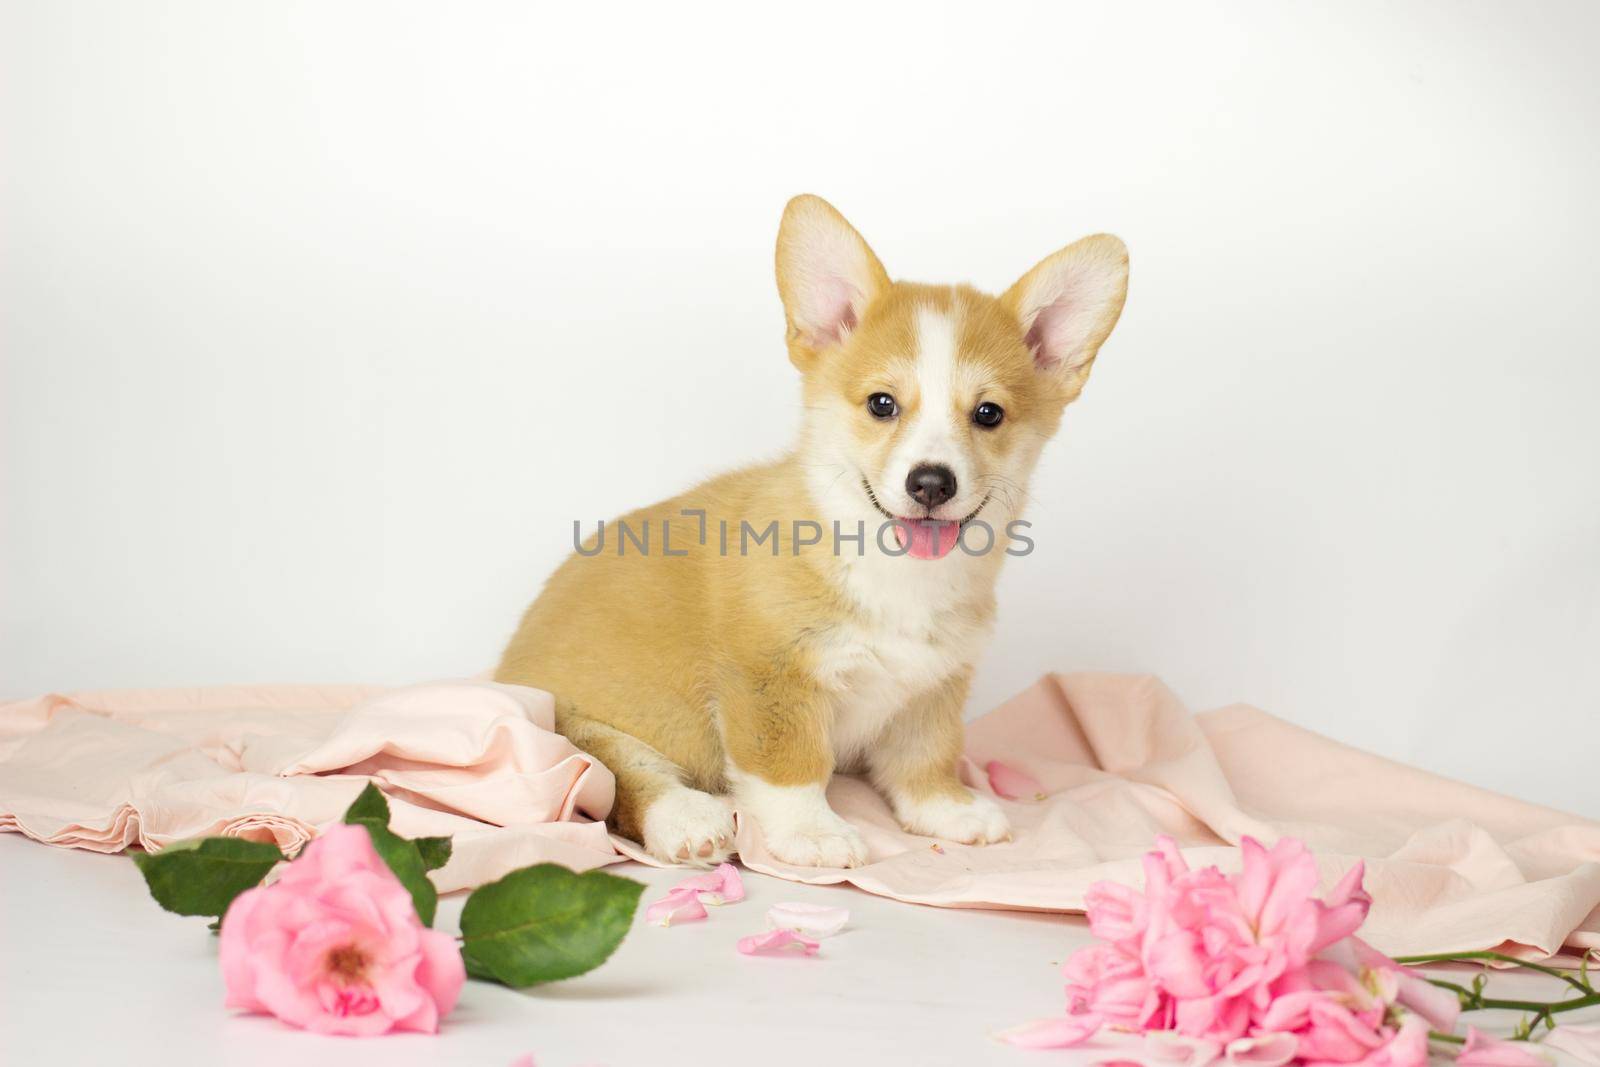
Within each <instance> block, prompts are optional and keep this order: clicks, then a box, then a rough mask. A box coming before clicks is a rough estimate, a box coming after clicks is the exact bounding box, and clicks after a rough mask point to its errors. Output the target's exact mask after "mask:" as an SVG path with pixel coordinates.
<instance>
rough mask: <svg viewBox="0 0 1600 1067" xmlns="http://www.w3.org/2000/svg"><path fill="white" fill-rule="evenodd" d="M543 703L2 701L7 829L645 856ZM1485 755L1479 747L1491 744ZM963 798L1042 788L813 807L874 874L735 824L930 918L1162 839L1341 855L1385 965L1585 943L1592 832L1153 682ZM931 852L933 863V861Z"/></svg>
mask: <svg viewBox="0 0 1600 1067" xmlns="http://www.w3.org/2000/svg"><path fill="white" fill-rule="evenodd" d="M552 722H553V719H552V709H551V701H550V698H549V696H548V695H547V694H544V693H541V692H538V691H537V690H531V689H526V688H523V687H520V686H507V685H497V684H494V683H491V682H456V683H442V684H437V685H421V686H411V687H408V688H404V689H397V690H390V691H388V692H385V691H383V690H380V689H375V688H368V687H358V686H341V687H306V686H300V687H296V686H271V687H238V688H217V689H192V690H168V691H138V690H133V691H122V692H99V693H80V694H76V695H73V696H47V697H41V698H38V699H35V700H27V701H21V702H17V703H13V704H9V705H0V830H19V831H21V832H23V833H25V834H28V835H29V836H31V837H35V838H37V839H39V840H42V841H46V842H49V843H51V844H58V845H71V846H75V847H80V848H92V849H96V850H98V851H102V852H115V851H118V850H120V849H122V848H124V847H126V846H128V845H131V844H143V845H147V846H160V845H163V844H165V843H167V842H169V841H174V840H178V839H181V838H185V837H193V836H197V835H201V834H213V833H231V834H240V835H244V836H250V837H256V838H262V839H274V840H277V841H278V842H279V843H281V844H283V845H284V846H285V847H291V848H292V847H297V846H298V845H299V844H300V843H302V842H303V841H305V840H307V839H308V838H309V837H310V836H311V835H312V834H313V833H314V831H315V829H316V828H317V827H319V826H324V825H327V824H328V823H331V822H334V821H336V820H337V819H338V818H339V816H340V814H341V813H342V812H343V811H344V809H345V807H346V806H347V805H348V804H349V803H350V801H351V800H353V799H354V797H355V795H356V793H357V792H359V791H360V789H361V787H362V785H363V784H364V783H365V782H366V781H367V780H369V779H371V780H375V781H377V782H378V784H379V785H380V786H381V787H382V788H383V789H384V791H385V792H386V793H387V794H388V795H389V798H390V803H391V805H392V807H393V810H394V826H395V829H396V830H397V831H398V832H400V833H402V834H405V835H407V836H419V835H424V834H452V835H454V836H455V839H456V851H455V855H454V856H453V857H452V859H451V862H450V863H449V864H448V865H447V866H445V867H444V868H441V869H440V870H439V871H435V872H434V873H433V878H434V880H435V882H436V883H437V884H438V886H439V888H440V889H441V890H451V889H458V888H463V887H467V886H472V885H477V884H480V883H482V882H485V881H490V880H492V879H494V878H497V877H499V876H500V875H501V874H503V873H505V872H506V871H509V870H513V869H515V868H517V867H521V866H525V865H527V864H529V863H537V862H542V861H550V862H555V863H561V864H563V865H565V866H568V867H571V868H573V869H577V870H586V869H588V868H591V867H595V866H598V865H601V864H604V863H609V862H614V861H616V860H618V859H621V858H622V854H619V852H618V851H617V850H618V849H621V850H622V853H624V854H626V855H630V856H634V857H635V858H642V857H640V856H639V854H638V850H637V848H636V847H635V846H633V845H631V844H629V843H627V842H620V841H614V840H613V839H611V838H608V836H607V835H606V833H605V829H604V827H603V826H602V825H601V824H599V823H595V822H585V821H580V820H581V819H583V818H585V817H586V818H589V819H598V818H603V817H604V815H605V813H606V812H607V811H608V810H609V809H610V805H611V801H612V794H613V788H614V783H613V780H612V778H611V775H610V773H609V772H607V771H606V770H605V768H604V767H602V766H600V765H599V764H597V763H595V762H594V761H593V760H591V759H589V758H588V757H587V756H585V755H584V754H583V753H581V752H578V751H577V750H576V749H574V748H573V747H572V746H571V745H570V744H569V743H568V742H567V741H566V740H565V739H563V738H561V737H559V736H558V735H556V734H554V733H552V732H551V725H552ZM1485 743H1486V744H1487V743H1490V742H1489V741H1488V740H1486V741H1485ZM967 751H968V757H969V759H968V761H967V763H966V764H965V766H964V774H965V775H966V779H967V782H968V784H969V785H971V786H973V787H974V788H976V789H979V790H982V791H985V792H987V791H989V787H988V776H987V775H986V774H985V773H984V772H983V770H982V767H983V766H984V765H986V764H987V763H989V762H990V761H993V760H999V761H1001V762H1002V763H1004V764H1006V765H1007V766H1008V767H1011V768H1015V769H1016V770H1017V771H1019V772H1022V773H1023V774H1026V775H1028V776H1030V777H1031V778H1032V779H1034V780H1037V781H1038V783H1039V784H1040V787H1041V789H1042V791H1043V792H1044V793H1045V794H1046V796H1045V798H1044V799H1043V800H1041V801H1034V800H1033V799H1032V798H1028V799H1025V800H1018V801H1008V800H1004V799H1002V800H1000V801H999V803H1001V804H1002V806H1003V807H1004V808H1005V811H1006V814H1007V815H1008V816H1009V817H1010V819H1011V823H1012V826H1013V828H1014V829H1015V840H1013V841H1012V842H1010V843H1007V844H1002V845H991V846H988V847H986V848H973V847H968V846H964V845H957V844H954V843H951V842H943V843H940V842H935V841H934V840H933V839H931V838H924V837H917V836H915V835H912V834H908V833H906V832H905V831H904V830H902V829H900V827H899V826H898V825H897V824H896V823H895V821H894V819H893V817H892V816H891V815H890V813H889V810H888V807H887V805H886V804H885V803H884V801H883V800H882V798H881V797H879V796H878V795H877V793H875V792H874V791H873V790H872V789H871V788H870V787H868V786H867V784H866V783H865V782H863V781H861V780H860V779H858V778H854V777H848V776H840V777H838V778H835V779H834V781H833V784H832V785H831V786H830V787H829V790H828V796H829V799H830V800H831V802H832V803H833V805H834V808H835V809H836V810H837V811H838V812H839V813H840V814H841V815H843V816H845V817H846V818H848V819H849V820H850V821H851V822H852V823H854V824H855V825H856V827H857V828H858V829H859V830H860V831H861V833H862V835H863V837H864V838H865V839H866V842H867V846H868V849H869V860H870V862H869V863H868V864H867V866H865V867H861V868H857V869H855V870H850V871H840V870H814V869H807V868H795V867H788V866H786V865H783V864H780V863H778V862H777V861H776V860H774V859H773V858H772V856H771V855H770V854H769V853H767V852H766V850H765V848H764V847H763V845H762V842H761V836H760V830H759V828H758V827H757V826H756V825H755V824H754V823H752V822H750V821H748V820H741V821H740V824H739V837H738V845H739V849H740V854H741V857H742V859H743V861H744V863H745V865H746V866H748V867H750V868H751V869H753V870H757V871H761V872H765V873H768V874H775V875H778V876H780V877H784V878H789V879H792V880H795V881H804V882H816V883H827V882H852V883H854V884H855V885H857V886H860V887H861V888H862V889H865V890H868V891H869V892H873V893H878V894H881V895H884V896H889V897H893V898H896V899H899V900H907V901H914V902H917V903H924V904H938V905H947V906H966V907H1003V908H1026V909H1037V910H1047V911H1078V910H1081V909H1082V907H1083V901H1084V892H1085V891H1086V890H1087V889H1088V887H1089V885H1090V884H1091V883H1093V882H1096V881H1100V880H1102V879H1109V880H1113V881H1119V882H1126V883H1129V884H1133V885H1137V884H1140V883H1141V873H1140V863H1139V857H1140V856H1141V855H1142V854H1143V853H1144V852H1145V851H1146V850H1147V849H1149V848H1150V845H1151V842H1152V841H1153V840H1154V839H1155V837H1156V835H1157V834H1159V833H1167V834H1170V835H1172V836H1173V837H1174V838H1176V839H1177V841H1178V843H1179V844H1180V846H1182V848H1183V852H1184V856H1185V858H1186V859H1187V861H1188V862H1189V864H1190V865H1191V866H1196V867H1200V866H1206V865H1209V864H1217V865H1218V866H1220V867H1222V868H1223V869H1224V870H1233V869H1236V868H1237V866H1238V863H1239V856H1238V852H1237V850H1236V849H1234V848H1233V847H1232V844H1231V843H1236V842H1238V841H1239V839H1240V838H1241V837H1243V836H1244V835H1246V834H1249V835H1251V836H1254V837H1256V838H1258V839H1259V840H1261V841H1264V842H1267V843H1269V844H1270V843H1272V842H1274V841H1276V840H1277V838H1278V837H1279V836H1281V835H1286V834H1288V835H1293V836H1296V837H1300V838H1303V839H1304V840H1305V841H1306V842H1307V843H1308V844H1309V845H1310V846H1311V847H1312V849H1313V850H1314V852H1315V853H1316V860H1317V865H1318V867H1319V870H1320V873H1321V883H1322V886H1323V887H1324V888H1326V887H1328V886H1332V885H1333V884H1334V883H1335V882H1336V881H1337V880H1338V879H1339V877H1340V876H1341V875H1343V874H1344V873H1345V872H1346V871H1347V870H1348V869H1349V868H1350V866H1352V865H1353V864H1354V863H1355V861H1356V860H1357V859H1359V858H1365V859H1366V861H1367V872H1368V873H1367V882H1366V884H1367V888H1368V891H1369V892H1371V894H1372V897H1373V905H1372V911H1371V914H1370V916H1369V917H1368V920H1367V924H1366V926H1365V927H1363V930H1362V936H1363V937H1364V938H1366V940H1368V941H1370V942H1371V943H1372V944H1373V945H1375V946H1377V947H1378V948H1379V949H1382V950H1383V951H1385V952H1388V953H1390V954H1391V955H1403V954H1407V953H1421V952H1436V951H1439V952H1442V951H1459V950H1468V949H1484V948H1496V947H1499V948H1506V949H1510V950H1513V951H1518V952H1521V953H1523V954H1525V955H1547V954H1551V953H1554V952H1556V951H1557V950H1559V949H1560V948H1561V947H1562V945H1563V944H1569V945H1572V946H1574V947H1600V823H1596V822H1593V821H1591V820H1587V819H1582V818H1578V817H1577V816H1572V815H1566V814H1563V813H1561V812H1558V811H1553V810H1550V809H1548V808H1542V807H1538V806H1536V805H1533V804H1526V803H1523V802H1521V801H1517V800H1512V799H1510V798H1508V797H1503V796H1498V795H1496V794H1493V793H1490V792H1488V791H1486V790H1482V789H1477V788H1474V787H1472V786H1467V785H1462V784H1460V783H1457V782H1452V781H1449V780H1447V779H1443V778H1439V777H1437V776H1435V775H1431V774H1428V773H1426V772H1424V771H1420V770H1416V769H1413V768H1410V767H1405V766H1402V765H1400V764H1396V763H1393V762H1390V761H1388V760H1384V759H1380V758H1378V757H1376V756H1372V755H1368V754H1366V753H1363V752H1360V751H1357V750H1355V749H1351V748H1347V747H1345V746H1343V745H1340V744H1337V743H1335V742H1333V741H1329V740H1328V739H1326V738H1323V737H1319V736H1317V735H1316V734H1313V733H1311V732H1309V731H1306V730H1302V729H1300V728H1299V727H1296V726H1294V725H1292V724H1290V723H1287V722H1284V721H1282V720H1279V719H1275V718H1273V717H1272V716H1270V715H1268V714H1266V713H1265V712H1262V711H1258V710H1256V709H1255V708H1250V707H1246V706H1243V705H1234V706H1232V707H1227V708H1222V709H1220V710H1218V711H1211V712H1206V713H1204V714H1201V715H1197V716H1191V715H1190V714H1189V713H1188V712H1187V711H1186V710H1185V709H1184V708H1183V706H1182V704H1181V703H1180V702H1179V701H1178V700H1177V698H1176V697H1175V696H1174V695H1173V694H1172V693H1171V691H1169V690H1168V689H1167V688H1166V687H1165V686H1163V685H1162V684H1161V683H1160V682H1159V681H1158V680H1156V679H1154V678H1148V677H1134V676H1127V675H1107V674H1072V675H1052V676H1049V677H1046V678H1044V679H1042V680H1041V681H1040V682H1038V683H1037V684H1036V685H1035V686H1034V687H1033V688H1031V689H1029V690H1028V691H1027V692H1025V693H1022V694H1021V695H1019V696H1017V697H1016V698H1014V699H1012V700H1011V701H1009V702H1007V703H1006V704H1005V705H1003V706H1002V707H1000V708H999V709H997V710H995V711H993V712H990V713H989V714H988V715H985V716H984V717H982V718H980V719H978V720H976V721H975V722H972V723H970V724H969V726H968V741H967ZM935 845H938V846H939V847H938V848H935V847H933V846H935Z"/></svg>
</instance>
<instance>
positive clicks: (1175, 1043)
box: [1144, 1030, 1222, 1067]
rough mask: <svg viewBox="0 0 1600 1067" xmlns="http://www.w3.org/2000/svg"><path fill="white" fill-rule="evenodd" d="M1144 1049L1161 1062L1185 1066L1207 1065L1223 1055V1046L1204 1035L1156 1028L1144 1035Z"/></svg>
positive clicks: (1199, 1066)
mask: <svg viewBox="0 0 1600 1067" xmlns="http://www.w3.org/2000/svg"><path fill="white" fill-rule="evenodd" d="M1144 1051H1145V1054H1146V1055H1148V1056H1149V1057H1150V1058H1151V1059H1153V1060H1156V1061H1157V1062H1159V1063H1177V1064H1182V1065H1183V1067H1206V1064H1208V1063H1214V1062H1215V1061H1216V1060H1217V1058H1218V1057H1220V1056H1221V1055H1222V1046H1221V1045H1220V1044H1218V1043H1217V1042H1215V1041H1210V1040H1208V1039H1206V1038H1203V1037H1189V1036H1187V1035H1185V1034H1180V1033H1177V1032H1176V1031H1173V1030H1156V1031H1154V1032H1152V1033H1148V1034H1146V1035H1144Z"/></svg>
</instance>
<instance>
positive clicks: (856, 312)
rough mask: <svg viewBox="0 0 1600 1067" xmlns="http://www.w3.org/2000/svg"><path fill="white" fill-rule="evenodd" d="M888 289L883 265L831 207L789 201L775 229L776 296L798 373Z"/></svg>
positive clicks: (812, 200)
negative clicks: (776, 250)
mask: <svg viewBox="0 0 1600 1067" xmlns="http://www.w3.org/2000/svg"><path fill="white" fill-rule="evenodd" d="M888 287H889V275H888V274H886V273H885V272H884V269H883V264H882V263H879V262H878V257H877V256H875V255H873V254H872V249H870V248H868V247H867V242H865V241H863V240H862V239H861V235H860V234H859V233H857V232H856V231H855V228H854V227H853V226H851V225H850V224H849V223H848V222H846V221H845V218H844V216H843V215H841V214H839V213H838V212H837V211H835V210H834V209H833V205H832V204H830V203H828V202H827V201H826V200H824V199H822V198H821V197H819V196H810V195H802V196H797V197H795V198H794V199H793V200H791V201H789V206H788V207H786V208H784V209H783V223H782V224H781V225H780V226H779V227H778V295H779V296H780V297H782V298H783V311H784V315H785V316H786V317H787V319H788V321H789V359H790V361H791V362H793V363H794V365H795V366H797V367H799V368H801V369H802V370H804V369H805V367H806V366H807V364H808V363H809V362H810V360H811V357H812V356H813V355H815V354H816V353H817V352H818V351H820V350H822V349H824V348H828V347H829V346H831V345H836V344H838V343H839V342H840V341H841V340H843V339H844V338H845V337H846V336H847V335H848V334H849V333H850V331H851V330H853V329H855V328H856V326H857V325H859V324H860V322H861V319H862V317H863V316H864V315H865V314H866V311H867V305H868V304H870V303H872V301H873V300H874V299H876V298H877V297H878V295H879V294H880V293H882V292H883V291H884V290H885V289H887V288H888Z"/></svg>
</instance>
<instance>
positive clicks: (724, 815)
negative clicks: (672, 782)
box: [644, 788, 733, 867]
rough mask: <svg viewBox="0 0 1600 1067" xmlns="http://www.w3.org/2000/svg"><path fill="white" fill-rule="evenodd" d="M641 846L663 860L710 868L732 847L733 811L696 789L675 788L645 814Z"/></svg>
mask: <svg viewBox="0 0 1600 1067" xmlns="http://www.w3.org/2000/svg"><path fill="white" fill-rule="evenodd" d="M644 847H645V848H646V850H648V851H649V852H650V854H651V855H652V856H654V857H655V858H656V859H658V860H661V861H662V862H664V863H688V864H693V865H694V866H697V867H710V866H714V865H716V864H718V863H721V862H722V861H723V860H725V859H727V858H728V854H729V853H730V852H731V851H732V850H733V813H732V812H730V811H729V810H728V806H727V805H726V804H724V803H723V802H722V801H721V800H719V799H717V798H716V797H714V796H712V795H711V794H709V793H702V792H700V790H698V789H689V788H682V789H674V790H671V791H669V792H667V793H663V794H662V795H661V796H659V797H657V798H656V799H655V800H654V801H652V802H651V804H650V807H649V809H648V810H646V811H645V813H644Z"/></svg>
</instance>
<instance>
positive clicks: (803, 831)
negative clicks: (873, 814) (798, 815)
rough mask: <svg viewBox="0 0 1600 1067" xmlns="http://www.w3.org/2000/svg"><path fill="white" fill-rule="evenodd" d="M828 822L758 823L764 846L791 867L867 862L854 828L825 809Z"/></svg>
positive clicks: (856, 865)
mask: <svg viewBox="0 0 1600 1067" xmlns="http://www.w3.org/2000/svg"><path fill="white" fill-rule="evenodd" d="M828 815H829V816H830V817H831V819H830V820H828V821H823V820H818V821H817V822H815V823H812V824H809V825H800V826H775V827H768V826H766V825H765V824H763V825H762V827H761V831H762V833H763V834H764V835H765V837H766V842H767V849H768V850H769V851H770V852H771V853H772V854H773V856H775V857H777V858H778V859H779V860H781V861H783V862H784V863H788V864H792V865H793V866H795V867H860V866H861V865H862V864H864V863H866V862H867V843H866V842H865V841H863V840H861V835H860V834H858V833H856V830H855V827H853V826H851V825H850V824H849V823H847V822H845V821H844V820H843V819H841V818H839V816H837V815H834V814H833V813H832V812H831V811H830V812H828Z"/></svg>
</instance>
